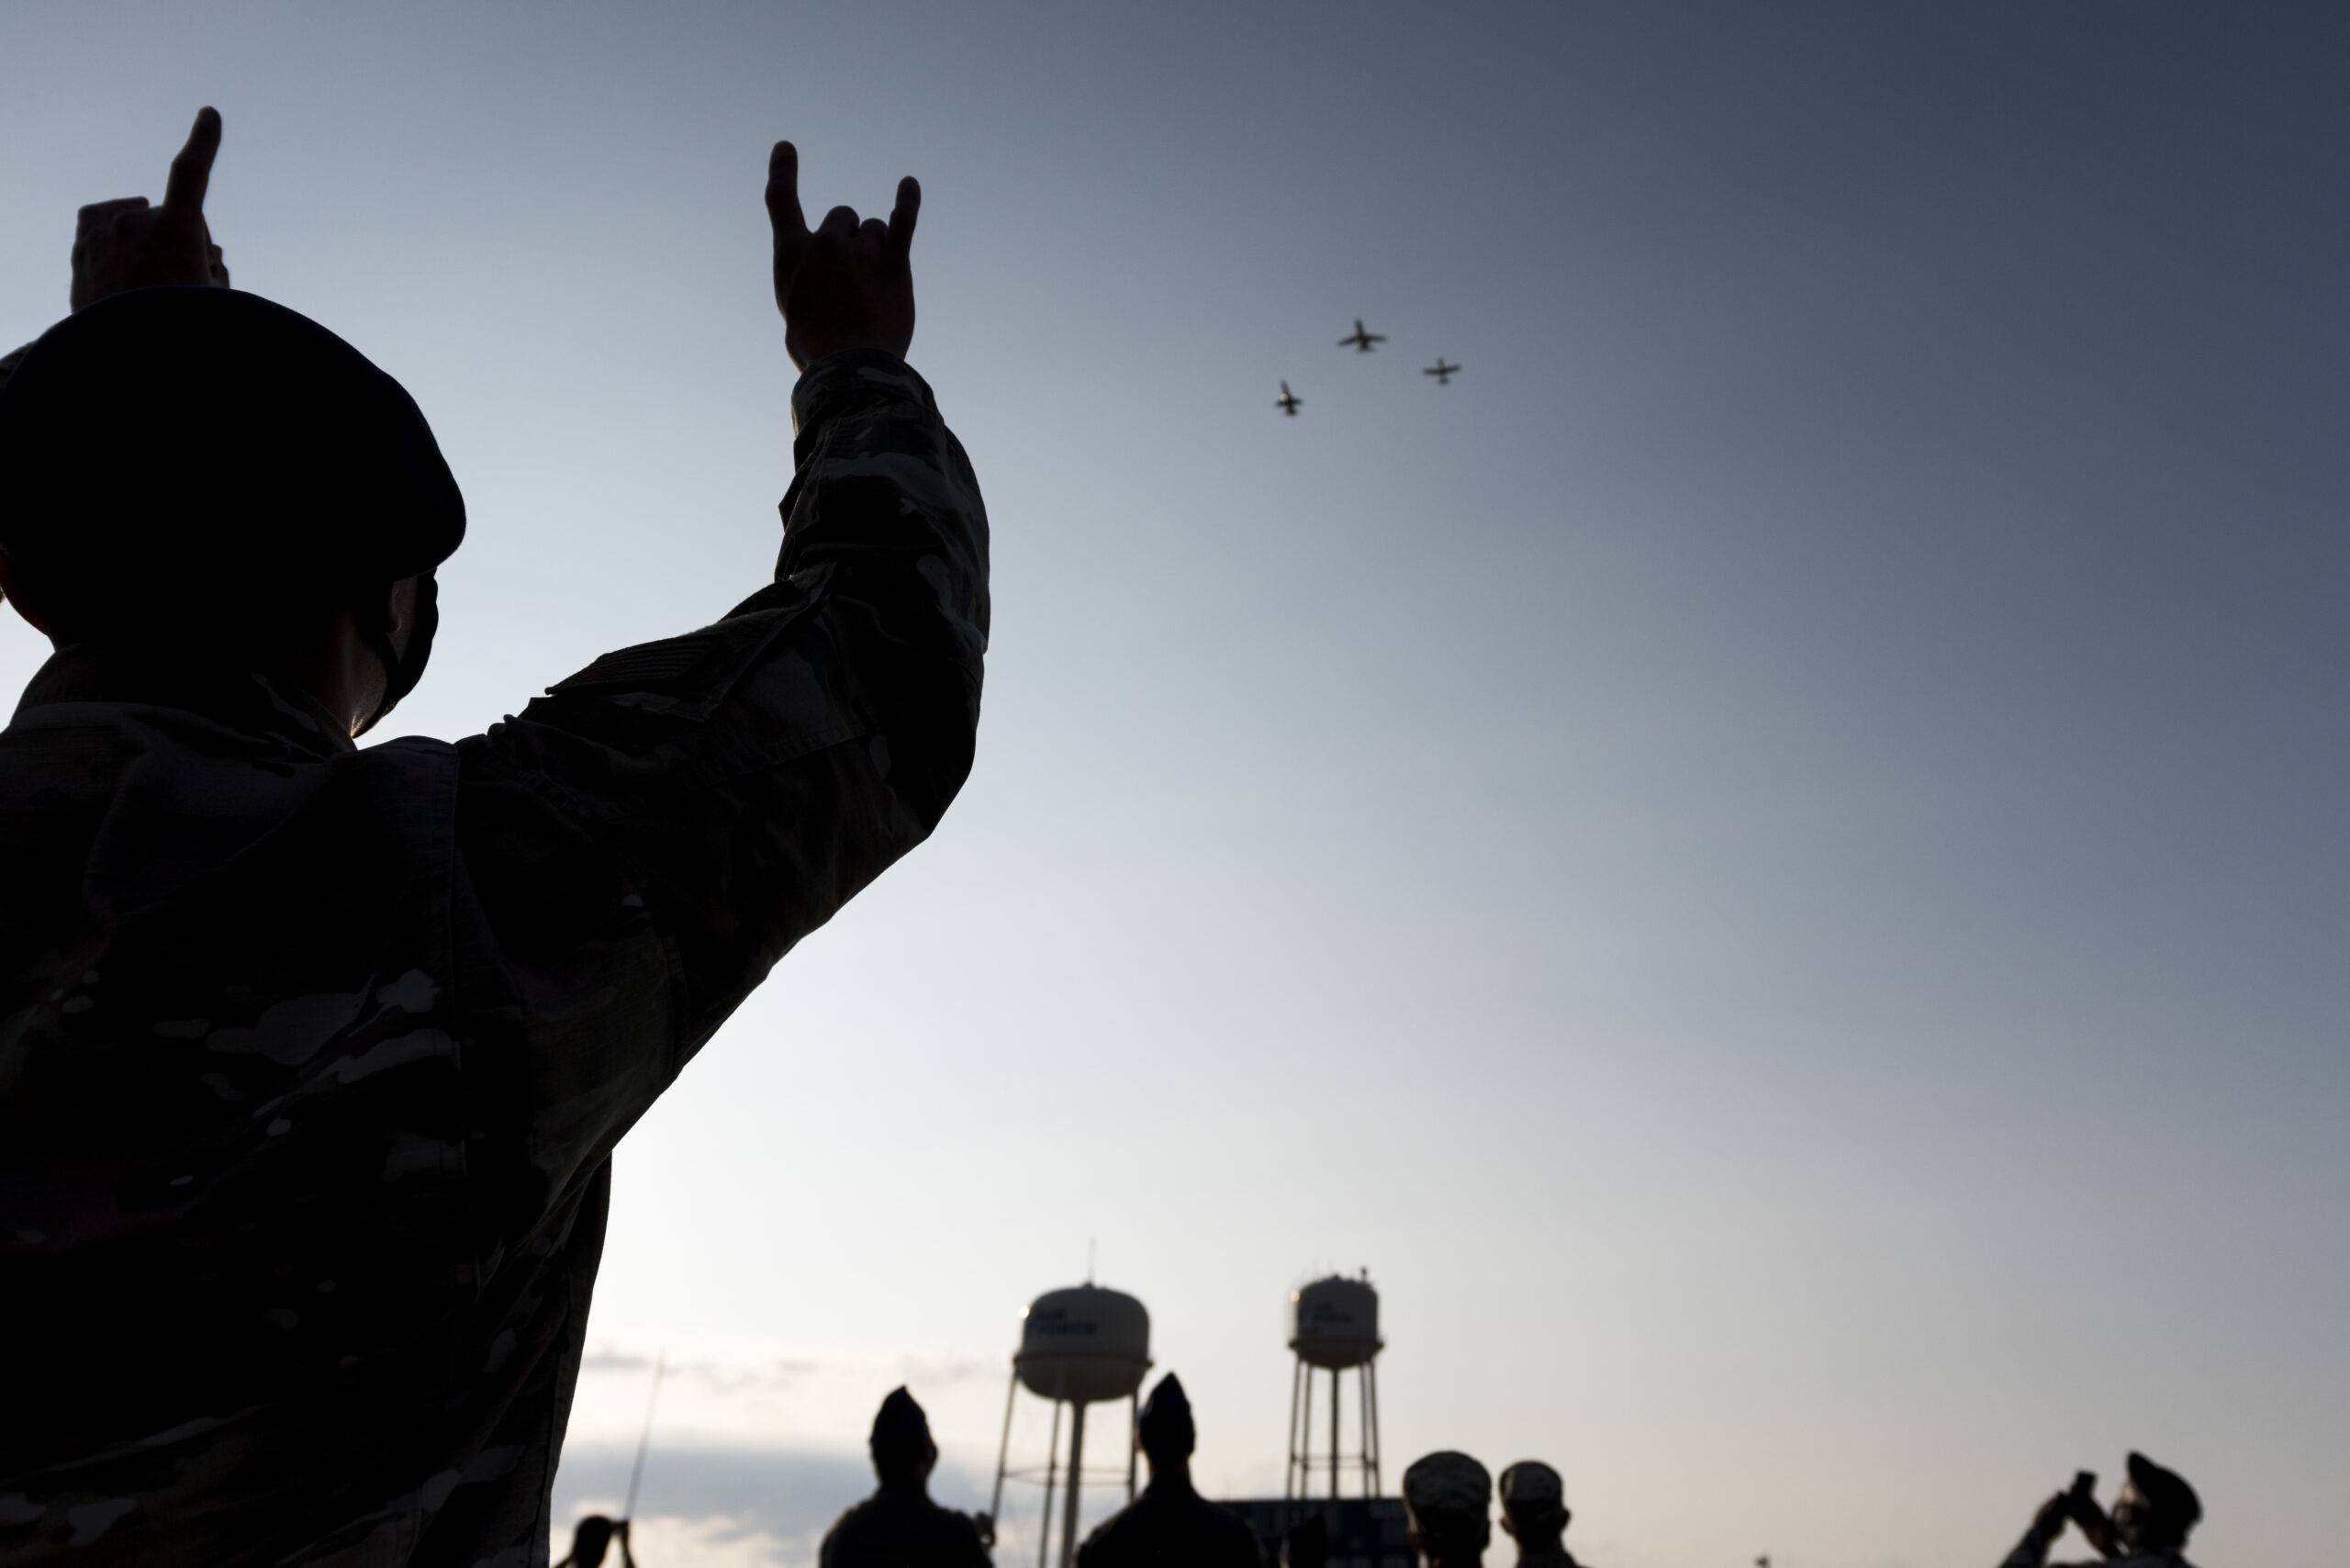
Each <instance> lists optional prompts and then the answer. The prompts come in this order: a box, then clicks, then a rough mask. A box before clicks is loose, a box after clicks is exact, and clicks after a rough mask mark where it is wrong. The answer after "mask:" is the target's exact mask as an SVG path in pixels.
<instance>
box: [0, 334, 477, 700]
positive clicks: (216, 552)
mask: <svg viewBox="0 0 2350 1568" xmlns="http://www.w3.org/2000/svg"><path fill="white" fill-rule="evenodd" d="M0 473H5V474H6V476H8V479H7V485H6V487H5V489H0V563H5V566H6V578H7V581H8V582H9V584H11V585H12V592H13V594H14V596H15V597H16V598H17V601H18V608H19V610H23V611H25V613H26V616H27V619H28V620H31V621H33V622H34V623H35V624H36V625H39V627H40V628H41V629H42V630H43V631H45V632H47V633H49V634H50V636H51V637H52V638H53V639H54V640H55V641H56V642H57V643H58V644H60V645H64V644H74V643H85V642H95V643H103V644H130V645H134V646H140V647H144V648H146V649H148V650H150V651H151V652H154V653H157V654H161V655H165V656H167V657H169V658H171V659H173V660H177V661H180V662H188V661H198V662H218V661H223V660H226V661H230V662H235V663H238V664H240V665H241V666H244V667H266V666H267V661H268V659H269V658H270V657H271V655H274V654H276V653H279V652H282V651H283V648H284V647H285V645H286V644H289V643H294V642H298V641H299V640H300V639H301V638H303V637H305V636H308V635H313V634H315V633H316V629H317V627H318V625H319V623H320V622H323V621H331V620H333V619H334V618H335V617H336V616H337V614H338V612H339V611H341V610H346V609H349V608H350V607H351V606H352V605H353V603H354V602H357V603H358V604H359V605H360V606H361V607H362V608H361V610H359V611H358V612H357V620H358V622H359V631H360V634H361V635H362V636H363V637H364V638H366V639H367V642H368V645H369V646H370V647H371V648H373V649H374V650H375V654H376V655H377V657H379V658H381V659H382V660H383V662H384V665H385V669H386V690H385V693H384V696H383V700H381V701H380V702H379V703H378V704H377V705H376V706H375V711H374V717H380V716H381V715H382V714H383V713H384V712H387V711H390V708H391V705H392V703H394V702H397V700H399V698H400V697H402V696H404V695H405V694H406V693H407V691H408V689H410V688H412V687H413V686H414V685H415V683H416V679H417V678H418V677H419V676H420V674H421V673H422V671H423V667H424V662H425V658H426V655H427V654H428V653H429V651H430V648H431V623H432V621H433V619H434V606H433V603H432V594H431V573H432V571H433V569H434V568H435V567H436V566H439V565H440V564H441V563H442V561H444V560H446V559H447V558H448V556H449V555H450V554H451V553H452V552H453V551H454V550H455V549H456V548H457V545H458V543H459V542H460V541H461V540H462V539H463V538H464V532H465V504H464V497H463V496H462V495H461V494H459V492H458V489H457V483H456V480H455V479H454V478H453V476H451V475H450V473H449V466H448V465H447V464H446V463H445V462H443V461H442V456H441V450H440V447H439V446H438V445H437V444H436V443H435V442H434V441H433V439H432V431H431V427H430V426H428V425H427V424H426V423H425V421H424V416H423V414H422V413H421V412H420V411H419V409H417V406H416V403H415V401H414V400H413V399H411V398H409V397H408V393H407V392H406V391H405V390H403V389H402V388H401V386H400V385H399V383H398V382H397V381H395V380H393V379H392V378H391V377H390V376H389V375H386V374H385V373H384V372H383V371H381V370H378V369H377V368H376V367H375V365H374V364H370V363H369V362H368V360H367V358H366V356H364V354H362V353H360V352H359V351H358V350H356V349H354V348H353V347H352V346H351V345H350V344H349V343H347V342H343V341H342V340H341V338H339V337H337V336H335V335H334V334H333V333H332V332H330V331H328V330H326V329H325V328H324V327H321V326H319V324H318V323H317V322H315V321H313V320H310V319H308V317H305V316H302V315H299V314H297V313H296V312H295V311H292V310H288V309H286V308H285V307H284V306H281V305H274V304H272V303H271V302H270V301H268V300H266V299H263V298H261V297H258V296H256V295H251V294H242V293H239V292H237V291H236V290H233V289H226V288H144V289H134V290H132V291H130V292H129V293H127V294H119V295H116V296H114V297H110V298H107V299H104V300H101V301H99V302H98V303H97V304H95V305H93V306H91V307H89V308H86V309H84V310H80V311H77V312H76V313H74V314H73V315H72V316H70V317H68V318H66V319H64V320H62V321H61V322H59V323H58V324H57V325H56V326H54V327H52V328H50V330H48V331H47V332H46V333H44V334H42V336H41V338H40V341H39V342H37V343H36V344H34V345H33V349H32V352H31V353H28V354H27V355H26V357H25V359H24V361H23V362H22V363H21V364H19V365H18V366H17V372H16V375H14V376H13V377H12V378H11V379H10V381H9V382H8V384H7V386H6V390H5V391H0ZM408 579H421V589H420V600H421V602H420V604H419V605H418V607H417V610H416V620H415V624H414V633H413V635H410V636H408V637H407V638H406V639H405V640H406V642H407V647H406V650H405V652H402V651H400V650H399V649H397V648H396V647H394V646H392V645H391V644H390V642H389V640H388V634H387V633H386V632H385V631H384V629H383V625H382V623H383V622H384V620H385V615H384V613H383V611H382V609H381V605H382V602H383V600H384V599H385V597H386V595H387V594H389V593H390V592H391V591H392V586H393V585H394V584H397V583H401V582H404V581H406V580H408ZM371 610H372V611H373V613H372V614H371V613H370V612H369V611H371ZM369 722H373V721H372V718H371V719H370V720H369Z"/></svg>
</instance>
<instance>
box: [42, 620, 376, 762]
mask: <svg viewBox="0 0 2350 1568" xmlns="http://www.w3.org/2000/svg"><path fill="white" fill-rule="evenodd" d="M64 702H116V703H129V704H138V705H143V706H149V707H157V708H179V709H183V710H185V711H188V712H191V713H200V714H202V715H203V716H204V717H206V718H207V719H210V720H212V721H213V722H216V723H218V724H221V725H223V726H225V727H227V728H229V729H231V730H235V731H238V732H239V733H241V734H252V735H266V736H268V737H270V738H271V739H274V740H276V741H280V742H282V743H284V744H285V745H287V746H290V747H292V748H293V749H294V750H296V751H297V752H301V753H304V754H306V755H308V756H314V757H318V758H320V759H324V758H326V757H330V756H341V755H343V754H345V753H347V752H350V751H353V750H354V749H356V748H355V747H353V745H352V742H351V737H350V735H348V734H345V733H343V731H342V730H341V729H340V728H338V727H337V725H336V724H335V722H334V715H333V714H332V713H330V712H329V711H327V707H326V704H324V703H323V702H320V701H319V700H318V699H317V698H315V697H312V696H311V695H310V694H309V693H308V692H307V691H305V690H303V689H301V688H300V687H298V686H296V685H295V684H294V683H293V682H291V681H287V680H281V679H278V678H274V677H271V676H267V675H263V674H262V673H261V672H260V671H258V670H249V669H241V668H239V667H238V666H235V665H221V664H212V663H207V662H205V661H203V660H200V659H191V658H189V657H188V656H186V655H185V653H184V652H181V651H177V650H155V649H145V648H121V647H110V646H106V645H104V644H96V643H76V644H72V645H70V646H67V647H63V648H60V649H59V650H58V651H57V652H56V653H54V654H52V655H50V659H49V662H48V663H47V664H45V665H43V666H40V668H39V670H38V671H36V672H35V673H34V675H33V678H32V679H31V680H30V681H29V682H28V683H27V684H26V686H25V694H24V695H23V696H22V697H21V698H19V699H18V700H17V717H18V718H20V719H21V718H23V717H25V716H27V715H28V714H29V713H30V712H31V711H33V710H34V709H37V708H45V707H50V706H52V705H55V704H58V703H64Z"/></svg>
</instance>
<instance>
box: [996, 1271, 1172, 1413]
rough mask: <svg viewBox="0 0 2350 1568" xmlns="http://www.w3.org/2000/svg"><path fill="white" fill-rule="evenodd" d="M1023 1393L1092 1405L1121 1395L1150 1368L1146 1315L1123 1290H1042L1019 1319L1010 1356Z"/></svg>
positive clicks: (1137, 1385)
mask: <svg viewBox="0 0 2350 1568" xmlns="http://www.w3.org/2000/svg"><path fill="white" fill-rule="evenodd" d="M1012 1364H1013V1368H1014V1369H1015V1370H1016V1371H1017V1372H1019V1374H1020V1381H1021V1382H1022V1383H1024V1384H1026V1385H1027V1388H1028V1392H1030V1393H1031V1394H1037V1395H1040V1396H1041V1397H1043V1398H1046V1399H1067V1400H1071V1401H1074V1402H1075V1403H1077V1404H1080V1405H1092V1404H1098V1403H1099V1402H1101V1401H1102V1400H1105V1399H1124V1398H1125V1397H1127V1396H1128V1395H1129V1394H1133V1393H1134V1392H1135V1391H1136V1389H1138V1388H1140V1387H1141V1386H1142V1379H1143V1374H1144V1373H1145V1372H1148V1371H1149V1370H1150V1314H1149V1313H1148V1312H1147V1311H1145V1310H1144V1309H1143V1305H1142V1303H1140V1302H1138V1301H1136V1299H1135V1298H1134V1297H1132V1296H1130V1295H1128V1294H1125V1292H1124V1291H1113V1290H1104V1289H1103V1288H1102V1287H1101V1286H1100V1285H1072V1286H1070V1287H1069V1289H1067V1290H1059V1291H1046V1293H1045V1294H1043V1295H1040V1296H1038V1297H1037V1298H1036V1299H1035V1301H1033V1302H1031V1303H1030V1304H1029V1306H1028V1310H1027V1312H1026V1313H1025V1314H1024V1316H1022V1318H1021V1320H1020V1349H1019V1350H1018V1352H1017V1353H1015V1354H1014V1355H1013V1358H1012Z"/></svg>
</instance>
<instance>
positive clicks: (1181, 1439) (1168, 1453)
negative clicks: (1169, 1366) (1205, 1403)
mask: <svg viewBox="0 0 2350 1568" xmlns="http://www.w3.org/2000/svg"><path fill="white" fill-rule="evenodd" d="M1135 1440H1136V1442H1138V1443H1140V1444H1141V1445H1142V1451H1143V1452H1145V1453H1147V1454H1148V1455H1149V1456H1150V1463H1151V1469H1152V1472H1153V1473H1157V1472H1158V1470H1160V1469H1162V1468H1166V1467H1169V1466H1174V1465H1186V1464H1188V1463H1189V1462H1191V1458H1192V1448H1193V1447H1194V1446H1196V1445H1197V1444H1198V1442H1199V1432H1198V1431H1197V1430H1196V1429H1195V1428H1193V1427H1192V1402H1191V1400H1190V1399H1189V1398H1188V1397H1187V1396H1186V1395H1185V1394H1184V1393H1183V1385H1182V1383H1181V1382H1179V1381H1177V1379H1176V1376H1175V1374H1174V1373H1173V1372H1169V1373H1168V1374H1167V1375H1166V1376H1165V1377H1162V1378H1160V1379H1159V1380H1158V1387H1156V1388H1154V1389H1152V1390H1151V1391H1150V1397H1149V1398H1147V1399H1146V1400H1144V1401H1143V1402H1142V1410H1141V1413H1140V1415H1139V1416H1138V1417H1137V1418H1136V1423H1135Z"/></svg>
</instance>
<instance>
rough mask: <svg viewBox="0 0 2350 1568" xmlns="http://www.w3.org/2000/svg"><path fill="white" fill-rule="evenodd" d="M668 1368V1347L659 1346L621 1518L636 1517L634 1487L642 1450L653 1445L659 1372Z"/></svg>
mask: <svg viewBox="0 0 2350 1568" xmlns="http://www.w3.org/2000/svg"><path fill="white" fill-rule="evenodd" d="M668 1370H669V1347H668V1346H666V1345H664V1346H662V1347H661V1353H660V1355H658V1356H656V1357H655V1358H654V1361H653V1392H652V1393H651V1394H646V1395H645V1396H644V1430H643V1433H642V1434H641V1435H640V1436H639V1437H638V1438H637V1439H636V1463H635V1465H634V1467H633V1468H632V1469H631V1470H630V1471H629V1473H628V1506H626V1507H624V1508H622V1509H621V1518H624V1519H632V1518H636V1489H637V1486H638V1485H639V1484H641V1483H643V1480H644V1450H647V1449H649V1448H651V1447H652V1446H653V1406H654V1404H655V1401H657V1400H658V1399H659V1398H660V1397H661V1374H662V1373H664V1372H667V1371H668Z"/></svg>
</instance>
